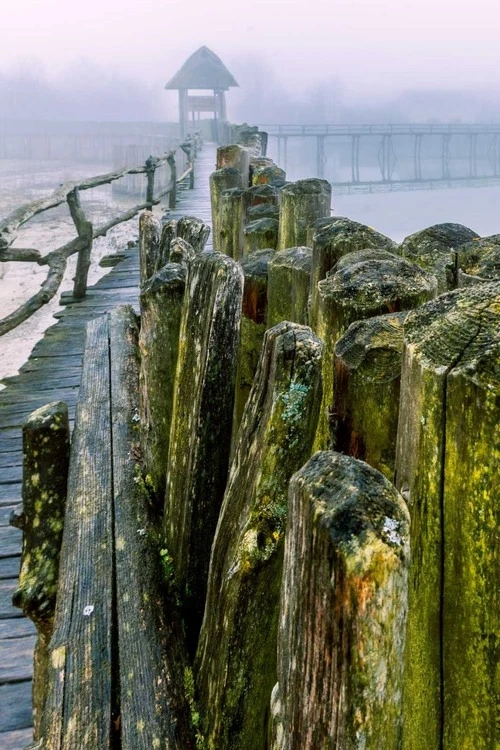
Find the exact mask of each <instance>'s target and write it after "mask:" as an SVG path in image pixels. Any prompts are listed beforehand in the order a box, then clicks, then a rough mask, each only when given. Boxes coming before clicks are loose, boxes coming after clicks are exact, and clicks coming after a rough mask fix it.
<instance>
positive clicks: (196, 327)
mask: <svg viewBox="0 0 500 750" xmlns="http://www.w3.org/2000/svg"><path fill="white" fill-rule="evenodd" d="M242 296H243V272H242V270H241V267H240V266H239V265H238V264H237V263H236V262H235V261H233V260H232V259H231V258H228V257H227V256H225V255H222V254H220V253H202V254H201V255H198V256H197V257H196V258H195V260H194V261H192V263H191V265H190V267H189V273H188V279H187V283H186V292H185V296H184V302H183V309H182V318H181V326H180V334H179V354H178V359H177V370H176V378H175V388H174V401H173V412H172V423H171V431H170V447H169V457H168V466H167V477H166V492H165V513H164V535H165V541H166V547H167V549H168V550H169V553H170V555H171V556H172V558H173V564H174V569H175V577H176V580H177V583H178V586H179V591H180V595H181V598H182V603H183V611H184V614H185V619H186V625H187V631H188V638H189V642H190V647H191V649H194V647H195V646H196V638H197V634H198V630H199V627H200V625H201V618H202V615H203V608H204V602H205V592H206V585H207V576H208V564H209V558H210V548H211V544H212V539H213V535H214V533H215V527H216V524H217V518H218V515H219V510H220V506H221V503H222V498H223V495H224V489H225V485H226V479H227V471H228V460H229V451H230V443H231V424H232V417H233V401H234V386H235V377H236V362H237V350H238V337H239V329H240V317H241V304H242Z"/></svg>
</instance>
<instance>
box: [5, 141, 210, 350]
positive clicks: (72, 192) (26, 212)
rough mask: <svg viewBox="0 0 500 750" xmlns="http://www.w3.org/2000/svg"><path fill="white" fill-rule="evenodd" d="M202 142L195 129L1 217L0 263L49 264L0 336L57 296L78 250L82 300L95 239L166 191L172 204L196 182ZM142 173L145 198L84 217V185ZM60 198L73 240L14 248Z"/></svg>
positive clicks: (77, 292)
mask: <svg viewBox="0 0 500 750" xmlns="http://www.w3.org/2000/svg"><path fill="white" fill-rule="evenodd" d="M200 147H201V138H200V136H199V135H198V134H195V135H191V136H189V137H188V138H187V139H186V140H185V141H184V142H183V143H180V144H179V145H178V146H177V147H176V148H173V149H172V150H171V151H169V152H166V153H164V154H162V155H159V156H150V157H149V158H148V159H146V162H145V163H144V164H142V165H139V166H134V167H126V168H124V169H120V170H116V171H113V172H108V173H107V174H102V175H98V176H96V177H91V178H88V179H84V180H80V181H78V182H75V181H70V182H65V183H64V184H63V185H61V186H60V187H58V188H57V189H56V190H55V191H54V192H53V193H52V194H51V195H49V196H48V197H44V198H39V199H38V200H36V201H33V202H31V203H27V204H25V205H24V206H21V207H20V208H18V209H16V210H15V211H13V212H12V213H11V214H9V216H7V217H6V218H5V219H3V220H2V221H0V262H7V261H9V262H11V261H14V262H22V263H26V262H33V263H37V264H38V265H40V266H47V268H48V273H47V276H46V278H45V280H44V282H43V283H42V285H41V287H40V289H39V290H38V291H37V292H36V294H34V295H33V296H32V297H30V299H28V300H27V301H26V302H24V303H23V304H22V305H20V306H19V307H18V308H17V309H16V310H14V312H12V313H11V314H10V315H8V316H6V317H5V318H3V319H2V320H0V336H2V335H3V334H5V333H7V332H8V331H11V330H13V329H14V328H16V327H17V326H18V325H19V324H20V323H22V322H24V321H25V320H27V319H28V318H29V317H30V316H31V315H33V313H35V312H36V311H37V310H39V309H40V308H41V307H42V306H43V305H45V304H47V302H49V301H50V300H51V299H52V298H53V297H54V296H55V294H56V293H57V291H58V289H59V287H60V285H61V282H62V280H63V277H64V273H65V271H66V266H67V262H68V259H69V258H70V257H71V256H72V255H75V254H77V255H78V258H77V265H76V274H75V277H74V287H73V298H74V300H75V301H76V300H79V299H83V297H85V294H86V291H87V277H88V271H89V267H90V262H91V251H92V243H93V241H94V240H95V239H97V238H98V237H104V236H105V235H106V234H107V233H108V232H109V230H110V229H112V228H113V227H115V226H117V225H118V224H122V223H123V222H125V221H129V220H130V219H133V218H134V216H136V215H137V214H138V213H139V212H140V211H143V210H145V209H151V208H153V206H156V205H158V204H159V203H160V202H161V200H162V199H163V198H165V197H166V196H168V204H169V207H170V208H174V207H175V205H176V200H177V185H178V184H179V183H180V182H181V181H183V180H185V179H187V178H189V187H190V188H192V187H193V186H194V162H195V159H196V155H197V152H198V150H199V148H200ZM165 165H168V167H169V168H170V180H169V182H168V184H167V185H166V187H162V188H161V189H160V190H159V192H157V193H156V194H155V175H156V172H157V170H158V169H159V168H160V167H163V166H165ZM140 174H143V175H145V176H146V180H147V186H146V197H145V200H144V201H143V202H142V203H139V204H137V205H135V206H134V207H132V208H130V209H128V210H127V211H125V212H123V213H121V214H119V215H118V216H115V217H114V218H113V219H111V220H110V221H108V222H107V223H105V224H103V225H102V226H99V227H95V226H94V225H93V224H92V222H91V221H89V220H88V217H87V216H86V214H85V211H84V210H83V208H82V205H81V202H80V193H81V192H82V191H84V190H91V189H93V188H98V187H102V186H103V185H108V184H111V183H114V182H116V181H117V180H121V179H123V178H125V177H126V176H127V175H140ZM64 203H67V205H68V208H69V211H70V214H71V218H72V219H73V223H74V225H75V229H76V233H77V236H76V238H75V239H73V240H71V241H70V242H67V243H66V244H64V245H62V246H61V247H58V248H57V249H55V250H52V251H51V252H49V253H48V254H47V255H43V256H42V255H41V253H40V252H39V250H37V249H36V248H22V247H13V244H14V242H15V241H16V239H17V238H18V235H19V230H20V228H21V227H22V226H23V225H24V224H26V223H27V222H28V221H30V219H32V218H33V217H34V216H37V215H38V214H41V213H43V212H44V211H48V210H50V209H53V208H56V207H57V206H60V205H62V204H64Z"/></svg>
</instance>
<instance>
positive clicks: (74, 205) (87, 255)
mask: <svg viewBox="0 0 500 750" xmlns="http://www.w3.org/2000/svg"><path fill="white" fill-rule="evenodd" d="M67 203H68V207H69V211H70V214H71V218H72V219H73V223H74V225H75V227H76V231H77V234H78V237H80V239H82V240H85V245H84V246H83V247H82V249H81V250H80V251H79V252H78V258H77V261H76V273H75V279H74V281H75V283H74V286H73V298H74V299H75V300H80V299H83V298H84V297H85V295H86V293H87V278H88V274H89V268H90V261H91V254H92V242H93V239H94V230H93V226H92V223H91V222H90V221H87V218H86V216H85V213H84V211H83V209H82V206H81V203H80V193H79V190H78V188H74V189H73V190H72V191H71V192H70V193H68V196H67Z"/></svg>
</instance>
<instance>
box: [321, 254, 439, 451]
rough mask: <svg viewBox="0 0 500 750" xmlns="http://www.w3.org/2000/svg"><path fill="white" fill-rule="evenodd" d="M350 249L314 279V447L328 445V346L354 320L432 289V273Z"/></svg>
mask: <svg viewBox="0 0 500 750" xmlns="http://www.w3.org/2000/svg"><path fill="white" fill-rule="evenodd" d="M371 252H373V251H368V253H371ZM353 255H354V260H355V261H357V262H354V263H349V257H350V256H346V257H345V259H344V263H343V267H342V268H340V269H339V270H338V271H337V272H336V273H335V274H333V275H332V276H328V277H327V278H326V279H324V280H323V281H320V282H319V283H318V297H319V300H318V302H319V304H318V321H317V326H316V329H317V330H316V332H317V334H318V336H319V337H320V338H321V339H322V340H323V341H324V342H325V352H324V357H323V404H322V410H321V415H320V420H319V424H318V434H317V437H316V443H315V447H316V448H317V449H319V450H323V449H325V448H328V447H331V437H332V435H331V426H332V417H333V419H334V415H333V414H332V405H333V398H334V383H333V375H334V349H335V344H336V343H337V341H338V340H339V338H340V337H341V336H343V335H344V333H345V331H346V330H347V328H348V327H349V326H350V325H351V323H354V322H355V321H356V320H364V319H366V318H372V317H375V316H376V315H383V314H384V313H387V312H400V311H402V310H410V309H412V308H413V307H418V306H419V305H422V304H424V302H427V300H429V299H432V298H433V297H435V296H436V293H437V281H436V278H435V277H434V276H431V274H429V273H427V272H426V271H423V270H422V269H421V268H419V267H418V266H415V265H413V264H412V263H409V262H408V261H406V260H404V259H403V258H400V257H399V256H397V255H395V256H394V257H392V256H389V257H388V258H384V259H378V260H377V259H371V260H366V261H363V260H362V257H363V253H361V254H359V253H354V254H353Z"/></svg>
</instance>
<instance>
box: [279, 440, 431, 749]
mask: <svg viewBox="0 0 500 750" xmlns="http://www.w3.org/2000/svg"><path fill="white" fill-rule="evenodd" d="M408 558H409V514H408V510H407V508H406V505H405V502H404V500H403V498H402V497H401V495H400V494H399V493H398V492H397V491H396V489H395V488H394V486H393V485H392V484H391V483H390V482H388V481H387V479H385V477H383V476H382V474H380V473H379V472H378V471H376V470H375V469H373V468H371V467H370V466H368V465H367V464H365V463H363V462H362V461H357V460H356V459H354V458H351V457H350V456H343V455H341V454H339V453H334V452H324V453H321V452H320V453H316V454H315V455H314V456H313V457H312V458H311V459H310V461H309V462H308V463H307V464H306V465H305V466H304V467H303V468H302V469H301V470H300V471H298V472H297V474H295V475H294V476H293V477H292V480H291V482H290V491H289V512H288V524H287V533H286V540H285V558H284V564H283V585H282V589H281V611H280V627H279V635H278V687H277V688H276V689H275V690H274V693H273V702H274V713H275V722H274V724H275V732H276V730H278V732H277V734H278V736H276V735H275V737H274V741H273V743H272V745H271V747H273V750H274V749H275V748H280V749H281V748H286V750H303V749H304V748H325V749H326V748H339V749H340V748H342V749H343V750H344V749H345V750H347V749H349V750H351V749H352V750H354V748H367V749H368V748H373V749H375V748H384V750H399V748H400V747H401V729H402V711H401V702H402V701H401V695H402V688H403V676H404V675H403V663H404V660H403V654H404V640H405V622H406V612H407V586H408ZM276 713H277V714H278V716H276ZM280 725H281V726H280ZM280 730H281V731H280ZM280 735H281V736H280ZM427 747H432V746H431V745H427Z"/></svg>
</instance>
